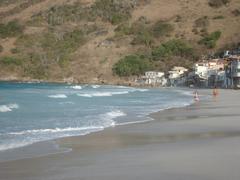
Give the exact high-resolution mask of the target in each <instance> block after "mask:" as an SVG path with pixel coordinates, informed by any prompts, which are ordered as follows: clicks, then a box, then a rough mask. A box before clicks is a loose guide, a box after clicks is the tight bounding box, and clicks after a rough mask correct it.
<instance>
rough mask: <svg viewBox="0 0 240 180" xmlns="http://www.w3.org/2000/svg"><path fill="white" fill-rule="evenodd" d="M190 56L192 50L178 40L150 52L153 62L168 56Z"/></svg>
mask: <svg viewBox="0 0 240 180" xmlns="http://www.w3.org/2000/svg"><path fill="white" fill-rule="evenodd" d="M192 55H193V48H192V47H191V46H190V45H189V44H187V43H186V42H184V41H182V40H179V39H173V40H170V41H168V42H166V43H163V44H161V45H160V46H158V47H157V48H155V49H154V50H153V51H152V58H153V60H161V59H163V58H166V57H170V56H179V57H190V56H192Z"/></svg>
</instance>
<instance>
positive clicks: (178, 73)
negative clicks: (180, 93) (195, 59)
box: [168, 66, 188, 86]
mask: <svg viewBox="0 0 240 180" xmlns="http://www.w3.org/2000/svg"><path fill="white" fill-rule="evenodd" d="M187 72H188V69H186V68H184V67H179V66H175V67H173V68H172V69H171V71H168V74H169V76H168V78H169V85H170V86H183V85H185V83H186V80H187V76H186V74H187Z"/></svg>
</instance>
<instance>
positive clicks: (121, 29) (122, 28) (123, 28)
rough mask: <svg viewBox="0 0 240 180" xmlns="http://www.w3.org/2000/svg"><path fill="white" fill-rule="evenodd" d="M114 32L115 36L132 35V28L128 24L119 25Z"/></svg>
mask: <svg viewBox="0 0 240 180" xmlns="http://www.w3.org/2000/svg"><path fill="white" fill-rule="evenodd" d="M114 31H115V33H116V36H122V35H130V34H131V33H132V28H131V26H130V25H129V24H120V25H118V26H117V28H116V29H115V30H114Z"/></svg>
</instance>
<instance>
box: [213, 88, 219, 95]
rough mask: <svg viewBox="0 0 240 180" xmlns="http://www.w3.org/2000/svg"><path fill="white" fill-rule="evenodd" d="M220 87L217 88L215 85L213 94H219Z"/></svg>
mask: <svg viewBox="0 0 240 180" xmlns="http://www.w3.org/2000/svg"><path fill="white" fill-rule="evenodd" d="M218 94H219V93H218V89H217V87H216V86H215V87H214V88H213V96H218Z"/></svg>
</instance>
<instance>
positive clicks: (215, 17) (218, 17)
mask: <svg viewBox="0 0 240 180" xmlns="http://www.w3.org/2000/svg"><path fill="white" fill-rule="evenodd" d="M213 19H224V16H222V15H219V16H214V17H213Z"/></svg>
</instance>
